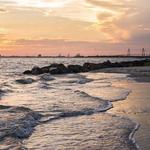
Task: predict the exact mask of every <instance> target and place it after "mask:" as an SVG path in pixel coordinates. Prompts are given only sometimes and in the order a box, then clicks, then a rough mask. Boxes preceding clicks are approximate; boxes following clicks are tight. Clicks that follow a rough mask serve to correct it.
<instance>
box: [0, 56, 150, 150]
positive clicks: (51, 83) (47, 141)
mask: <svg viewBox="0 0 150 150" xmlns="http://www.w3.org/2000/svg"><path fill="white" fill-rule="evenodd" d="M104 60H106V59H95V58H94V59H91V58H86V59H83V58H82V59H77V58H76V59H66V58H65V59H63V58H62V59H56V58H54V59H52V58H35V59H30V58H26V59H23V58H18V59H14V58H11V59H10V58H8V59H6V58H5V59H1V60H0V72H1V74H0V89H1V91H0V98H1V101H0V102H1V105H9V106H23V107H27V108H30V109H32V110H33V111H37V112H39V113H40V114H42V115H43V117H42V118H41V119H40V124H39V125H38V126H37V127H36V128H35V131H34V132H33V133H32V136H31V137H29V138H28V139H25V140H23V143H22V142H21V145H22V146H23V147H24V146H25V147H26V148H29V149H39V150H41V149H42V150H51V149H101V150H110V149H111V150H113V149H114V150H116V149H124V150H128V149H133V150H134V149H136V145H134V144H133V141H132V136H131V133H132V132H134V129H135V128H136V127H137V124H136V123H135V122H134V121H132V120H130V119H128V118H132V119H134V120H135V121H136V122H139V123H140V124H141V126H142V127H141V128H140V129H141V130H139V131H138V132H139V133H140V134H138V132H137V134H136V139H137V141H138V143H139V145H140V146H141V148H142V149H143V148H144V150H148V148H149V146H148V143H147V142H145V141H146V140H143V137H144V139H146V138H149V135H148V132H147V131H148V129H149V128H148V125H149V122H147V123H146V122H145V120H143V112H144V113H149V112H147V111H148V110H150V107H149V106H148V105H146V103H147V102H148V100H149V93H148V92H147V93H145V94H144V96H142V92H140V89H141V88H142V89H143V90H144V88H146V87H145V86H146V83H143V85H139V83H136V82H134V81H133V80H131V79H130V78H128V77H127V75H126V74H115V73H111V74H108V73H98V72H97V73H92V72H89V73H81V74H69V75H58V76H50V79H51V78H52V79H53V80H45V79H43V78H42V77H41V76H25V75H22V72H23V71H24V70H26V69H31V68H32V67H33V66H34V65H38V66H44V65H48V64H50V63H53V62H57V63H64V64H83V63H84V62H88V61H89V62H103V61H104ZM111 61H113V62H115V61H122V60H121V59H120V60H117V59H111ZM127 61H128V60H127ZM27 78H32V79H33V80H34V82H33V83H30V84H21V83H19V82H16V80H18V79H19V80H20V79H21V80H22V79H23V80H26V79H27ZM27 81H28V80H27ZM137 85H138V86H137ZM142 86H143V87H142ZM147 86H148V87H147V88H149V84H148V85H147ZM137 88H138V89H137ZM136 90H138V92H136ZM134 92H136V93H135V94H133V93H134ZM130 95H131V97H130ZM132 95H133V96H132ZM145 95H146V96H147V97H145ZM140 97H143V101H141V98H140ZM125 99H127V100H125ZM135 99H136V100H135ZM122 100H125V101H122ZM116 101H117V102H116ZM126 101H127V103H126ZM112 103H113V105H114V109H111V108H112ZM124 104H125V105H124ZM134 107H135V108H134ZM129 108H130V109H129ZM137 108H138V109H137ZM108 109H111V110H110V111H109V113H107V112H106V113H103V111H107V110H108ZM145 110H146V112H145ZM110 113H111V114H110ZM128 114H132V115H131V116H130V115H128ZM135 114H138V115H135ZM116 115H117V116H116ZM121 116H124V117H125V118H122V117H121ZM137 116H138V117H137ZM147 118H148V117H147ZM145 128H146V129H145ZM145 132H147V133H145ZM141 133H142V134H141ZM139 135H140V136H139ZM141 135H143V136H141ZM129 136H130V139H129ZM11 140H12V139H11ZM11 140H10V139H9V138H8V137H7V138H5V141H4V142H3V141H1V143H2V144H3V146H4V147H5V146H7V143H9V142H10V143H13V142H12V141H11ZM13 140H14V139H13ZM147 141H148V140H147ZM144 142H145V143H144ZM15 144H16V142H15ZM19 144H20V143H19ZM143 145H144V146H145V147H143ZM17 146H18V144H17ZM17 146H15V145H14V147H16V149H17Z"/></svg>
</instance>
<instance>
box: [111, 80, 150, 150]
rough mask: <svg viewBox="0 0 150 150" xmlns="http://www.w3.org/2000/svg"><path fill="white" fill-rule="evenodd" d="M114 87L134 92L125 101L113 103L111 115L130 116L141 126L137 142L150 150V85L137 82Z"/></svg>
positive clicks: (143, 149)
mask: <svg viewBox="0 0 150 150" xmlns="http://www.w3.org/2000/svg"><path fill="white" fill-rule="evenodd" d="M113 85H114V86H117V87H124V88H128V89H131V90H132V92H131V93H130V95H129V96H128V97H127V99H126V100H125V101H118V102H114V103H113V106H114V107H113V109H111V110H109V112H111V113H115V114H121V115H125V116H128V117H129V118H131V119H133V120H135V121H136V122H138V123H139V124H140V128H139V130H138V131H137V132H136V133H135V136H134V137H135V140H136V141H137V143H138V145H139V146H140V148H141V149H142V150H149V149H150V144H149V141H150V134H149V131H150V103H149V101H150V91H149V89H150V83H139V82H135V81H131V80H130V81H121V82H116V83H113Z"/></svg>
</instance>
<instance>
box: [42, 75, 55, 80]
mask: <svg viewBox="0 0 150 150" xmlns="http://www.w3.org/2000/svg"><path fill="white" fill-rule="evenodd" d="M41 79H42V80H45V81H52V80H54V79H55V78H54V77H52V76H51V75H50V74H49V73H45V74H42V75H41Z"/></svg>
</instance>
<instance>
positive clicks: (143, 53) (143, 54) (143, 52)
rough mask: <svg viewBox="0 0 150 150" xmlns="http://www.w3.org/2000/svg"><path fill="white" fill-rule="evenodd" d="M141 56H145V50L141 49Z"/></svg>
mask: <svg viewBox="0 0 150 150" xmlns="http://www.w3.org/2000/svg"><path fill="white" fill-rule="evenodd" d="M142 56H145V49H144V48H142Z"/></svg>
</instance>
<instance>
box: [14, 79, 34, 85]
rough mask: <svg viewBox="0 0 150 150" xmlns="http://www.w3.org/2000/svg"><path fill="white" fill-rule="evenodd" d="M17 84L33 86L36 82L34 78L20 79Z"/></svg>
mask: <svg viewBox="0 0 150 150" xmlns="http://www.w3.org/2000/svg"><path fill="white" fill-rule="evenodd" d="M16 82H17V83H20V84H31V83H33V82H35V80H33V79H32V78H27V79H18V80H16Z"/></svg>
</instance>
